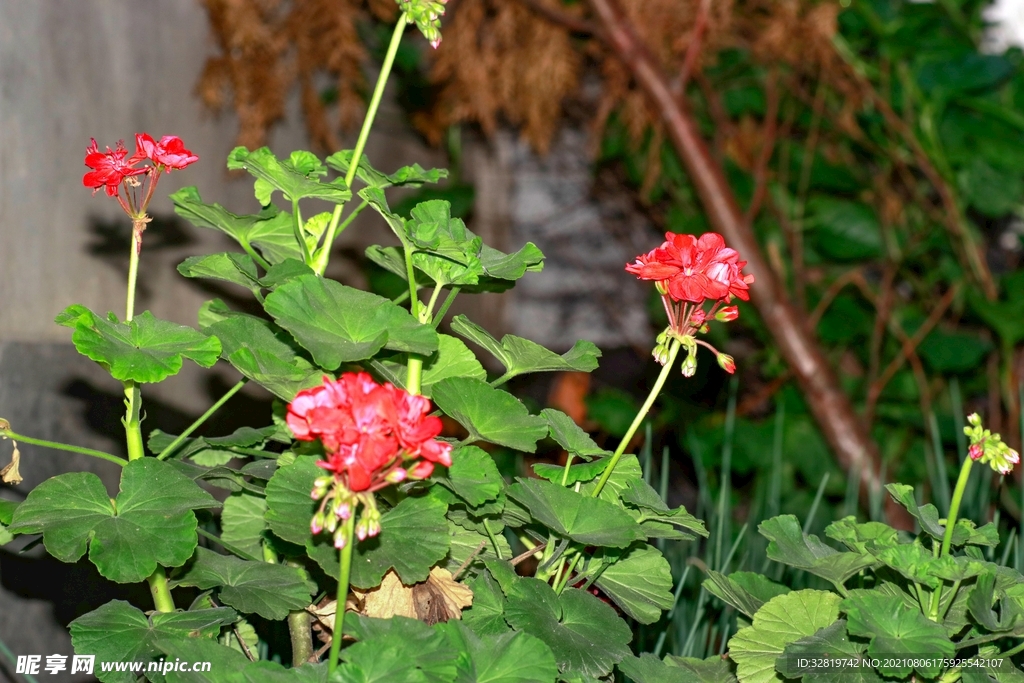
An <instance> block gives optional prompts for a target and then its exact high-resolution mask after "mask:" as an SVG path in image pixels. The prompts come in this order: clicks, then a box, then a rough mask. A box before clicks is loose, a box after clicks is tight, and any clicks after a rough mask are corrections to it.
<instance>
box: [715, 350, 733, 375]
mask: <svg viewBox="0 0 1024 683" xmlns="http://www.w3.org/2000/svg"><path fill="white" fill-rule="evenodd" d="M717 358H718V366H719V367H720V368H722V369H723V370H725V371H726V372H728V373H729V374H730V375H731V374H733V373H735V372H736V361H734V360H733V359H732V356H730V355H728V354H726V353H720V354H718V357H717Z"/></svg>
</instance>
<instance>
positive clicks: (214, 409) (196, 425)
mask: <svg viewBox="0 0 1024 683" xmlns="http://www.w3.org/2000/svg"><path fill="white" fill-rule="evenodd" d="M248 381H249V378H248V377H243V378H242V379H240V380H239V381H238V383H237V384H235V386H233V387H231V388H230V389H228V390H227V393H225V394H224V395H223V396H221V397H220V398H219V399H218V400H217V402H216V403H214V404H213V405H212V406H210V408H209V410H207V411H206V412H205V413H203V414H202V415H200V416H199V418H198V419H197V420H196V421H195V422H193V423H192V424H190V425H189V426H188V429H186V430H185V431H183V432H182V433H181V434H179V435H178V437H177V438H176V439H175V440H174V441H172V442H171V443H170V444H168V446H167V448H165V449H163V450H162V451H160V454H159V455H157V456H156V457H157V458H159V459H160V460H163V459H164V458H167V457H170V456H171V455H172V454H173V453H174V451H175V449H176V448H177V447H178V446H180V445H181V444H182V443H183V442H184V441H185V439H187V438H188V437H189V435H190V434H191V433H192V432H194V431H196V430H197V429H199V427H200V426H202V424H203V423H204V422H206V421H207V420H208V419H210V416H211V415H213V414H214V413H215V412H217V411H218V410H219V409H220V407H221V406H223V405H224V404H225V403H227V402H228V400H229V399H230V398H231V397H232V396H234V395H235V394H237V393H238V392H239V391H241V390H242V387H244V386H245V385H246V383H247V382H248Z"/></svg>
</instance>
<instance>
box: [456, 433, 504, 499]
mask: <svg viewBox="0 0 1024 683" xmlns="http://www.w3.org/2000/svg"><path fill="white" fill-rule="evenodd" d="M448 481H449V482H451V486H452V489H453V490H454V491H455V493H456V494H458V495H459V497H460V498H462V499H463V500H465V501H466V502H467V503H469V504H470V505H472V506H477V505H483V504H484V503H486V502H487V501H489V500H494V499H495V498H497V497H498V494H499V493H501V490H502V489H503V488H505V481H504V480H503V479H502V478H501V474H500V473H499V472H498V467H497V465H495V464H494V458H492V457H491V456H490V455H489V454H488V453H487V452H486V451H484V450H482V449H480V448H477V447H476V446H463V447H461V448H458V449H456V450H455V451H454V452H453V453H452V466H451V467H449V468H448Z"/></svg>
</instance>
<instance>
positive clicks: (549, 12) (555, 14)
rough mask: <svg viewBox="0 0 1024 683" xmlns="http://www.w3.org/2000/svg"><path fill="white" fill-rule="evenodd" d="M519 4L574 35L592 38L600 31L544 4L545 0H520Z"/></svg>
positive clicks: (581, 20) (583, 21)
mask: <svg viewBox="0 0 1024 683" xmlns="http://www.w3.org/2000/svg"><path fill="white" fill-rule="evenodd" d="M519 2H520V3H521V4H523V5H526V7H528V8H529V9H530V10H531V11H532V12H533V13H534V14H536V15H538V16H540V17H542V18H544V19H547V20H548V21H550V22H551V23H552V24H557V25H558V26H561V27H563V28H565V29H568V30H569V31H571V32H572V33H578V34H580V35H587V36H592V35H596V34H597V32H598V31H599V27H598V26H595V25H594V24H592V23H590V22H589V21H587V20H586V19H580V18H579V17H577V16H574V15H572V14H569V13H568V12H566V11H564V10H561V9H558V8H557V7H552V6H550V5H548V4H547V3H546V2H544V0H519Z"/></svg>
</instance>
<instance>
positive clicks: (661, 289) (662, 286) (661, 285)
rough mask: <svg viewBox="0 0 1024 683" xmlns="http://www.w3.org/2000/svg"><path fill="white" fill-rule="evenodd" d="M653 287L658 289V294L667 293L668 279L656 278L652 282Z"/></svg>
mask: <svg viewBox="0 0 1024 683" xmlns="http://www.w3.org/2000/svg"><path fill="white" fill-rule="evenodd" d="M654 288H655V289H657V290H658V294H661V295H662V296H667V295H668V280H658V281H656V282H655V283H654Z"/></svg>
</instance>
